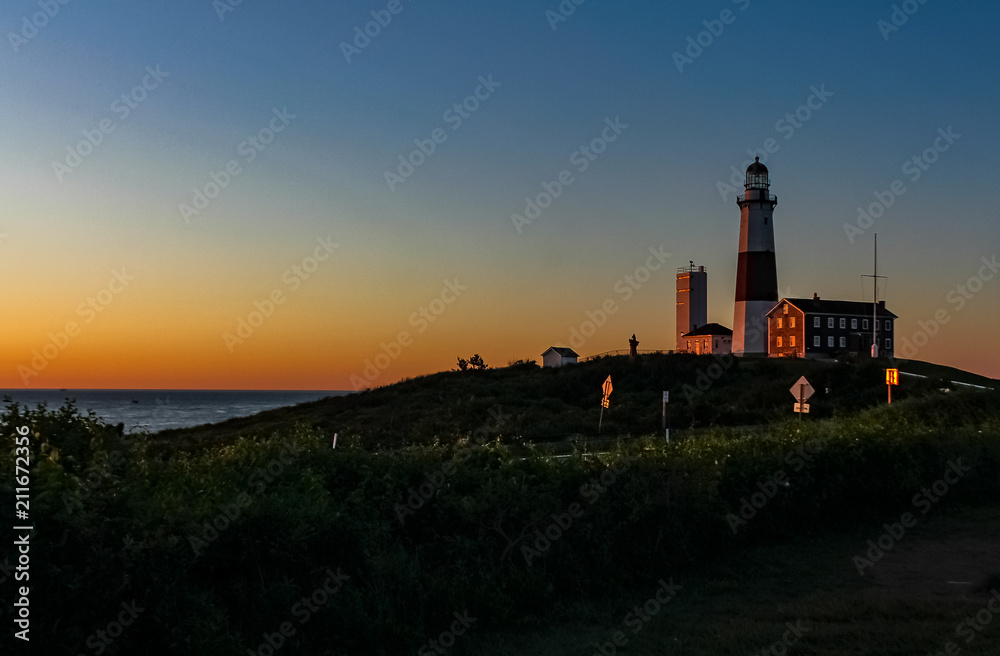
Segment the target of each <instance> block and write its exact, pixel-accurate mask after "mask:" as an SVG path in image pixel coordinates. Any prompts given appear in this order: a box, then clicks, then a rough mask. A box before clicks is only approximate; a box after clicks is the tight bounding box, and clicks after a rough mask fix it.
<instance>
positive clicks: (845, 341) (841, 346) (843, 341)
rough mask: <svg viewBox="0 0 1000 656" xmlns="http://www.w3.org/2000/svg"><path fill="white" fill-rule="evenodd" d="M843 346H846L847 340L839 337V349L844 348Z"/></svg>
mask: <svg viewBox="0 0 1000 656" xmlns="http://www.w3.org/2000/svg"><path fill="white" fill-rule="evenodd" d="M845 346H847V338H846V337H841V338H840V348H844V347H845Z"/></svg>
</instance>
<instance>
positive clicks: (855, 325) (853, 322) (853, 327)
mask: <svg viewBox="0 0 1000 656" xmlns="http://www.w3.org/2000/svg"><path fill="white" fill-rule="evenodd" d="M857 329H858V320H857V319H851V330H857Z"/></svg>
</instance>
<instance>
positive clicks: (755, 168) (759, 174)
mask: <svg viewBox="0 0 1000 656" xmlns="http://www.w3.org/2000/svg"><path fill="white" fill-rule="evenodd" d="M744 186H745V187H746V188H747V189H767V188H768V187H769V186H770V183H769V182H768V176H767V167H766V166H764V165H763V164H761V163H760V157H754V161H753V164H751V165H750V166H748V167H747V179H746V184H745V185H744Z"/></svg>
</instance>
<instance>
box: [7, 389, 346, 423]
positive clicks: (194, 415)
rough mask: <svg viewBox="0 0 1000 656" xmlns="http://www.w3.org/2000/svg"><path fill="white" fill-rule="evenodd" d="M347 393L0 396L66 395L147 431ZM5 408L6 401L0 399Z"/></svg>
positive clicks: (21, 394)
mask: <svg viewBox="0 0 1000 656" xmlns="http://www.w3.org/2000/svg"><path fill="white" fill-rule="evenodd" d="M349 393H350V392H347V391H270V390H267V391H263V390H251V391H247V390H64V389H63V390H54V389H48V390H41V389H40V390H28V389H0V398H3V399H6V398H7V397H10V398H11V400H13V401H16V402H18V403H21V404H22V405H28V406H29V407H31V408H34V407H35V406H36V405H37V404H38V403H45V404H46V405H47V406H48V407H49V409H55V408H58V407H59V406H61V405H62V404H63V402H64V401H65V400H66V399H67V398H69V399H73V400H75V402H76V407H77V408H78V409H79V410H80V412H81V413H84V414H85V413H86V411H87V410H93V411H94V412H95V413H96V414H97V415H98V416H99V417H101V418H103V419H104V420H106V421H107V422H108V423H109V424H117V423H119V422H121V423H123V424H125V430H126V431H127V432H135V431H138V430H142V429H146V430H149V431H150V432H154V433H155V432H157V431H161V430H165V429H168V428H186V427H189V426H198V425H200V424H209V423H215V422H219V421H224V420H226V419H230V418H232V417H246V416H249V415H252V414H255V413H257V412H262V411H264V410H271V409H273V408H280V407H283V406H288V405H295V404H297V403H305V402H307V401H315V400H317V399H322V398H325V397H327V396H343V395H345V394H349ZM3 407H4V408H6V407H7V404H6V403H3Z"/></svg>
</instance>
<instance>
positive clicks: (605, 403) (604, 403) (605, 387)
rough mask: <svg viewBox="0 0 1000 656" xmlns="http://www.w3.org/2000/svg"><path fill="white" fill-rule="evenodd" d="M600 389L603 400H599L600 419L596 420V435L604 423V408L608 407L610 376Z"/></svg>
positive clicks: (610, 388) (610, 387)
mask: <svg viewBox="0 0 1000 656" xmlns="http://www.w3.org/2000/svg"><path fill="white" fill-rule="evenodd" d="M601 389H602V390H603V391H604V398H602V399H601V417H600V419H598V420H597V433H598V435H599V434H600V433H601V424H603V423H604V408H607V407H610V403H609V402H608V399H609V398H610V396H611V390H612V389H613V388H612V386H611V376H610V375H609V376H608V379H607V380H605V381H604V384H603V385H602V386H601Z"/></svg>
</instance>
